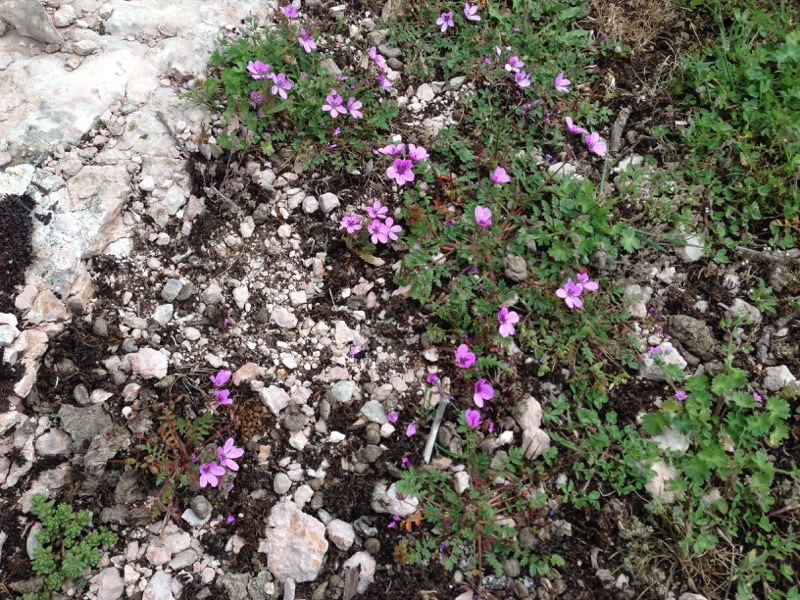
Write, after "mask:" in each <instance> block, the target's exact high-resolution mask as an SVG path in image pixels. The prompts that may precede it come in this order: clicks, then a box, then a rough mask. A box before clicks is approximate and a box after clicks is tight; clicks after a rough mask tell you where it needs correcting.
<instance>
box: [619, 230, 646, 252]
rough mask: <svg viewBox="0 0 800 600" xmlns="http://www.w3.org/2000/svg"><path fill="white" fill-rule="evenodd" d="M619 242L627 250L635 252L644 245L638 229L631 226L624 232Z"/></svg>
mask: <svg viewBox="0 0 800 600" xmlns="http://www.w3.org/2000/svg"><path fill="white" fill-rule="evenodd" d="M619 242H620V244H621V245H622V247H623V248H624V249H625V252H633V251H634V250H638V249H639V248H641V247H642V242H641V241H640V240H639V236H638V235H637V234H636V231H634V230H633V229H631V228H630V227H628V228H626V229H625V230H624V231H623V232H622V235H621V236H620V240H619Z"/></svg>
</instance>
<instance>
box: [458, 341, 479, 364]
mask: <svg viewBox="0 0 800 600" xmlns="http://www.w3.org/2000/svg"><path fill="white" fill-rule="evenodd" d="M456 364H457V365H458V366H459V368H461V369H469V368H470V367H471V366H472V365H474V364H475V355H474V354H473V353H472V352H470V351H469V348H468V347H467V345H466V344H461V345H460V346H459V347H458V348H456Z"/></svg>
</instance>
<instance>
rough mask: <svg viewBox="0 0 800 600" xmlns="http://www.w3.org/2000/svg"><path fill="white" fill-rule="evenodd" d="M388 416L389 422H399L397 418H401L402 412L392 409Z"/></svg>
mask: <svg viewBox="0 0 800 600" xmlns="http://www.w3.org/2000/svg"><path fill="white" fill-rule="evenodd" d="M386 418H387V419H389V423H397V419H399V418H400V414H399V413H398V412H397V411H396V410H390V411H389V412H388V413H386Z"/></svg>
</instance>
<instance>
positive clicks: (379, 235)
mask: <svg viewBox="0 0 800 600" xmlns="http://www.w3.org/2000/svg"><path fill="white" fill-rule="evenodd" d="M383 227H384V226H383V221H380V220H378V219H373V220H372V221H371V222H370V224H369V225H367V232H368V233H369V235H370V239H371V240H372V243H373V244H377V243H379V242H380V243H383V244H385V243H386V242H388V241H389V238H388V236H386V235H385V234H384V231H383Z"/></svg>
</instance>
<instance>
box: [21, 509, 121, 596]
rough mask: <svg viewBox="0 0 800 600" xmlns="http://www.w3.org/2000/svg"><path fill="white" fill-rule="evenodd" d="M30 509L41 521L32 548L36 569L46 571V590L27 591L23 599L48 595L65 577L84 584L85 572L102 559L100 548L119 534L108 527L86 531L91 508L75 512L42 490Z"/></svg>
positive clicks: (105, 546) (43, 573)
mask: <svg viewBox="0 0 800 600" xmlns="http://www.w3.org/2000/svg"><path fill="white" fill-rule="evenodd" d="M31 513H33V514H34V515H35V516H37V517H38V518H39V520H40V521H41V522H42V530H41V531H40V532H39V534H38V535H37V536H36V541H37V546H36V548H35V549H34V551H33V570H34V572H35V573H37V574H38V575H46V578H45V582H44V584H45V587H46V590H45V591H42V592H39V593H35V594H26V595H25V596H24V597H23V598H24V600H40V599H41V600H44V599H49V598H50V591H56V590H59V589H60V588H61V585H62V584H63V583H64V582H65V581H74V582H76V584H78V585H79V586H80V585H82V584H83V583H84V582H85V581H86V579H87V577H86V572H87V571H88V570H89V569H91V568H92V567H95V566H97V563H99V562H100V559H101V558H102V554H101V550H100V549H101V548H103V549H107V548H110V547H111V546H113V545H114V544H116V543H117V535H116V534H115V533H113V532H111V531H109V530H108V529H107V528H106V527H100V528H99V529H92V530H90V531H88V532H86V531H85V530H87V529H89V528H90V527H91V524H92V514H91V513H90V512H89V511H88V510H82V511H79V512H77V513H76V512H75V511H74V510H73V509H72V506H70V505H69V504H59V505H58V506H55V500H47V498H46V497H45V496H44V495H43V494H34V496H33V498H32V499H31Z"/></svg>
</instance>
